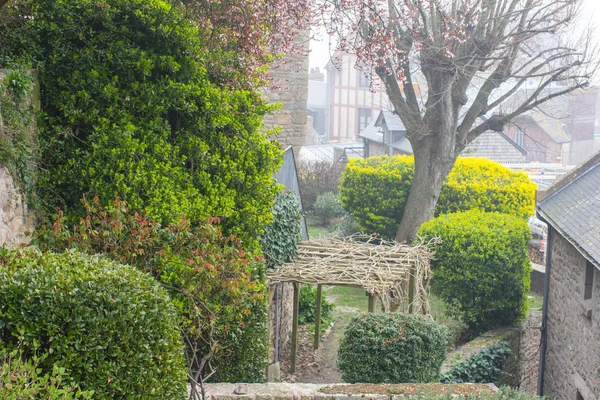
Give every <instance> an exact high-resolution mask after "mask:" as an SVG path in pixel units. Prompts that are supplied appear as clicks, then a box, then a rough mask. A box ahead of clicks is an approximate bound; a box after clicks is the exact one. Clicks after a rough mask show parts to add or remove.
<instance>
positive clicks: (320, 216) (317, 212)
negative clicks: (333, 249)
mask: <svg viewBox="0 0 600 400" xmlns="http://www.w3.org/2000/svg"><path fill="white" fill-rule="evenodd" d="M313 215H314V216H315V217H316V218H317V220H318V221H319V223H320V224H321V225H328V224H329V223H331V220H332V219H334V218H339V217H343V216H344V215H346V211H344V209H343V208H342V205H341V204H340V199H339V197H338V196H337V195H335V194H334V193H332V192H328V193H325V194H322V195H320V196H319V197H317V201H316V202H315V204H314V206H313Z"/></svg>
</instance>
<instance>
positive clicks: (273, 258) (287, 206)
mask: <svg viewBox="0 0 600 400" xmlns="http://www.w3.org/2000/svg"><path fill="white" fill-rule="evenodd" d="M271 212H272V213H273V222H271V224H270V225H268V226H267V227H266V228H265V232H264V233H263V234H262V236H261V237H260V244H261V245H262V249H263V253H264V254H265V259H266V261H267V265H268V266H269V267H270V268H275V267H277V266H279V265H282V264H285V263H286V262H289V261H292V260H293V259H294V258H295V257H296V253H297V252H298V241H299V240H300V239H301V238H302V226H301V225H300V221H301V220H302V210H301V209H300V200H299V199H298V196H296V194H295V193H294V192H290V191H288V192H285V193H284V194H282V195H280V196H279V197H277V199H276V200H275V205H274V206H273V208H272V210H271Z"/></svg>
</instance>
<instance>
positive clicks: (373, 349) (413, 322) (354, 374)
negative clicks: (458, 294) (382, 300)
mask: <svg viewBox="0 0 600 400" xmlns="http://www.w3.org/2000/svg"><path fill="white" fill-rule="evenodd" d="M446 342H447V339H446V328H445V327H444V326H443V325H440V324H438V323H436V322H435V321H433V320H431V319H427V318H425V317H423V316H420V315H404V314H379V313H369V314H365V315H358V316H356V317H354V318H353V319H352V320H351V321H350V323H349V324H348V327H347V328H346V331H345V332H344V337H343V339H342V341H341V343H340V347H339V350H338V367H339V368H340V370H341V371H342V379H343V380H344V381H345V382H350V383H356V382H361V383H427V382H432V381H435V380H437V378H438V375H439V373H440V367H441V366H442V362H443V361H444V359H445V358H446Z"/></svg>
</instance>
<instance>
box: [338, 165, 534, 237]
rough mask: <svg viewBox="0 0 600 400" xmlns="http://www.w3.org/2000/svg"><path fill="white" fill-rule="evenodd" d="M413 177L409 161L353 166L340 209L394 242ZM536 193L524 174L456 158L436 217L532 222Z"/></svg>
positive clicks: (346, 177) (345, 179) (344, 181)
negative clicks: (507, 217) (490, 215)
mask: <svg viewBox="0 0 600 400" xmlns="http://www.w3.org/2000/svg"><path fill="white" fill-rule="evenodd" d="M413 173H414V162H413V158H412V157H409V156H393V157H388V156H383V157H370V158H367V159H353V160H350V162H349V164H348V166H347V167H346V170H345V171H344V173H343V176H342V185H341V188H340V195H341V202H342V205H343V207H344V208H345V209H346V210H347V211H348V212H350V213H352V215H353V216H354V219H355V220H356V221H357V222H358V223H359V225H360V227H361V229H362V230H364V231H365V232H368V233H378V234H380V235H382V236H383V237H385V238H393V237H394V236H395V233H396V230H397V229H398V225H399V223H400V221H401V220H402V214H403V212H404V206H405V204H406V200H407V198H408V193H409V191H410V185H411V183H412V178H413ZM535 190H536V186H535V184H534V183H533V182H531V181H530V180H529V178H528V177H527V175H525V174H524V173H521V172H513V171H511V170H509V169H508V168H506V167H504V166H502V165H500V164H498V163H497V162H494V161H490V160H487V159H482V158H458V160H457V161H456V164H455V165H454V168H453V169H452V170H451V171H450V174H449V175H448V177H447V179H446V181H445V183H444V186H443V188H442V191H441V193H440V199H439V200H438V203H437V207H436V215H440V214H446V213H450V212H457V211H466V210H470V209H479V210H483V211H489V212H503V213H506V214H511V215H516V216H519V217H528V216H530V215H532V214H533V207H534V204H535Z"/></svg>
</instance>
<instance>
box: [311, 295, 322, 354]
mask: <svg viewBox="0 0 600 400" xmlns="http://www.w3.org/2000/svg"><path fill="white" fill-rule="evenodd" d="M321 297H322V287H321V285H317V311H316V313H315V342H314V346H313V347H314V348H315V350H317V349H318V348H319V333H320V331H321Z"/></svg>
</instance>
